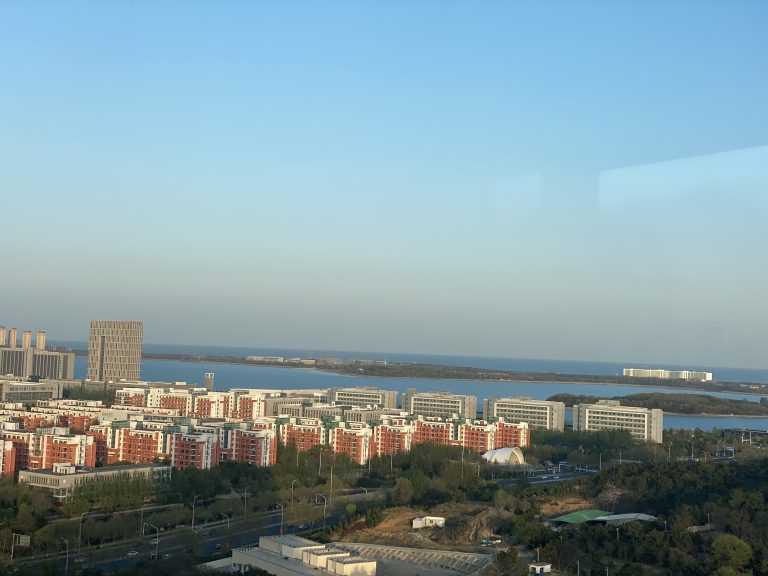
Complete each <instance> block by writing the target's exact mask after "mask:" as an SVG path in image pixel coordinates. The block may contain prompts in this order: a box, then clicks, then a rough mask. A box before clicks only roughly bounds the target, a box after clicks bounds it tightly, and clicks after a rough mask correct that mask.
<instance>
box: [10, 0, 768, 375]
mask: <svg viewBox="0 0 768 576" xmlns="http://www.w3.org/2000/svg"><path fill="white" fill-rule="evenodd" d="M766 17H768V4H766V3H764V2H759V1H756V0H755V1H744V2H738V3H732V4H718V3H700V2H694V1H683V2H680V3H674V4H666V5H661V4H656V3H650V4H642V3H632V4H629V3H627V4H607V3H604V2H589V1H587V2H580V3H576V4H574V3H568V2H557V1H555V2H551V3H545V4H541V3H534V2H520V3H505V2H488V3H483V4H479V5H478V4H470V3H442V2H434V1H425V2H418V3H407V2H394V3H387V4H358V3H350V2H336V1H330V2H324V3H321V4H311V3H300V4H299V6H298V7H297V6H295V5H294V4H293V3H291V2H287V3H285V2H270V1H265V2H259V3H245V2H243V3H226V4H221V3H193V4H190V3H181V2H168V3H156V2H150V1H149V0H132V1H127V0H126V1H122V2H121V1H118V2H109V3H94V2H86V1H82V2H78V1H74V2H68V3H66V4H62V3H57V2H42V3H36V4H34V5H28V4H24V3H4V4H2V5H0V26H2V34H0V67H2V69H3V71H4V86H5V89H4V90H3V91H0V190H2V191H3V204H2V208H3V223H4V234H3V242H4V245H3V248H2V258H1V259H0V264H2V268H0V270H2V277H3V281H2V282H1V283H0V324H3V325H5V326H7V327H11V326H16V327H18V328H19V330H21V329H23V328H29V329H31V330H33V331H34V330H38V329H42V330H45V331H46V332H47V335H48V339H49V341H52V340H84V339H86V338H87V334H88V323H89V321H90V320H91V319H97V318H98V319H102V318H103V319H121V318H127V319H135V320H142V321H144V323H145V332H144V336H145V340H146V341H147V342H169V343H176V344H178V343H180V342H182V343H183V342H190V343H191V342H206V344H190V345H207V346H217V345H218V346H231V345H233V344H232V343H233V342H240V343H244V344H235V345H237V346H248V345H250V343H259V345H258V347H284V348H290V349H298V350H301V349H324V350H362V351H366V350H382V351H388V350H402V351H407V352H404V353H416V354H436V355H461V356H485V357H501V358H540V359H560V360H563V359H569V360H582V361H604V362H625V361H627V360H626V359H627V358H641V359H649V360H648V361H644V362H643V363H646V364H659V365H663V364H675V365H690V366H723V367H750V368H763V369H765V368H768V356H766V355H765V349H766V345H768V307H766V306H765V304H764V302H765V294H766V293H768V268H766V266H765V265H764V264H763V265H761V264H760V262H764V261H765V254H764V252H765V247H766V246H768V195H766V194H765V191H766V190H768V115H767V114H765V102H766V101H768V75H766V74H765V70H766V69H768V62H766V60H768V35H766V34H765V30H764V25H763V23H764V22H765V21H766ZM265 342H270V343H279V346H275V345H274V344H271V345H270V346H264V343H265Z"/></svg>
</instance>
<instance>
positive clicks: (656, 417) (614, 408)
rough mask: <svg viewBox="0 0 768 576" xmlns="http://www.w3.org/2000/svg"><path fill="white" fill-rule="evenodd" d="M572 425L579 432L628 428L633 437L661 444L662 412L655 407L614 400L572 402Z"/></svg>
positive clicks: (662, 429)
mask: <svg viewBox="0 0 768 576" xmlns="http://www.w3.org/2000/svg"><path fill="white" fill-rule="evenodd" d="M573 429H574V430H579V431H581V432H598V431H600V430H628V431H629V433H630V434H631V435H632V438H634V439H635V440H641V441H643V442H653V443H654V444H661V442H662V435H663V431H664V412H662V411H661V410H659V409H658V408H654V409H649V408H635V407H633V406H622V405H621V404H620V403H619V401H618V400H600V401H599V402H598V403H597V404H576V405H575V406H574V407H573Z"/></svg>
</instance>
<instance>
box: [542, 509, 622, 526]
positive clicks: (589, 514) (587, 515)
mask: <svg viewBox="0 0 768 576" xmlns="http://www.w3.org/2000/svg"><path fill="white" fill-rule="evenodd" d="M610 514H611V513H610V512H606V511H605V510H579V511H578V512H571V513H570V514H565V515H564V516H558V517H557V518H552V520H550V522H560V523H563V524H582V523H583V522H589V521H590V520H594V519H595V518H599V517H600V516H610Z"/></svg>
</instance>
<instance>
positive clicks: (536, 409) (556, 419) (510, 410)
mask: <svg viewBox="0 0 768 576" xmlns="http://www.w3.org/2000/svg"><path fill="white" fill-rule="evenodd" d="M483 418H484V419H485V420H490V419H494V418H504V421H505V422H527V423H528V426H529V427H530V428H532V429H536V430H557V431H560V432H562V431H563V430H565V404H563V403H562V402H551V401H549V400H533V399H532V398H527V397H522V396H514V397H511V398H486V399H485V400H483Z"/></svg>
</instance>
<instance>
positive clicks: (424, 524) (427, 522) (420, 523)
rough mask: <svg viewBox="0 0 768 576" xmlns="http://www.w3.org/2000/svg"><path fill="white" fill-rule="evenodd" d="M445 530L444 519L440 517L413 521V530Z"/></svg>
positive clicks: (425, 517)
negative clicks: (435, 528) (436, 528)
mask: <svg viewBox="0 0 768 576" xmlns="http://www.w3.org/2000/svg"><path fill="white" fill-rule="evenodd" d="M435 526H437V527H438V528H445V518H443V517H442V516H422V517H421V518H414V519H413V529H414V530H419V529H420V528H434V527H435Z"/></svg>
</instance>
